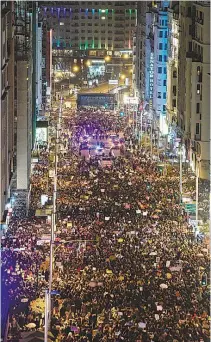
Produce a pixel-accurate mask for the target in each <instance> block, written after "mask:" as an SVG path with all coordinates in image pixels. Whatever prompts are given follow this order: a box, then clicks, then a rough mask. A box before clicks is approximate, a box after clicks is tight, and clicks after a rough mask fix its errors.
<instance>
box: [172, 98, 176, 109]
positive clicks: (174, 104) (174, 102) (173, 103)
mask: <svg viewBox="0 0 211 342" xmlns="http://www.w3.org/2000/svg"><path fill="white" fill-rule="evenodd" d="M172 107H176V100H175V99H174V100H172Z"/></svg>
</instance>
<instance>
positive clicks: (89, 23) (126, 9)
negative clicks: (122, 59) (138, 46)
mask: <svg viewBox="0 0 211 342" xmlns="http://www.w3.org/2000/svg"><path fill="white" fill-rule="evenodd" d="M135 4H136V2H134V1H132V2H129V1H128V2H126V1H114V2H110V1H99V2H97V1H94V2H92V3H90V2H89V1H66V2H62V3H61V4H59V3H56V4H55V3H49V2H41V4H40V18H41V19H42V20H43V19H45V20H46V21H47V24H48V25H49V27H50V28H52V33H53V50H55V51H54V54H55V53H56V52H58V54H59V52H61V51H63V52H62V53H61V55H64V53H66V54H67V55H70V56H73V55H75V56H82V57H84V56H92V57H103V56H105V55H107V54H110V55H114V56H120V55H121V51H124V52H125V51H132V45H133V34H134V32H135V26H136V12H137V11H136V7H135Z"/></svg>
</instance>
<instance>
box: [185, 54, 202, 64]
mask: <svg viewBox="0 0 211 342" xmlns="http://www.w3.org/2000/svg"><path fill="white" fill-rule="evenodd" d="M186 58H192V61H193V62H199V63H202V56H201V55H199V54H197V53H196V52H195V51H190V52H187V53H186Z"/></svg>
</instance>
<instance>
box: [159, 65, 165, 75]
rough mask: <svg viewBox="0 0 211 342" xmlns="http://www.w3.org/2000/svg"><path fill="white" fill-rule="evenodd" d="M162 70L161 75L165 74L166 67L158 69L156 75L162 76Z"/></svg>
mask: <svg viewBox="0 0 211 342" xmlns="http://www.w3.org/2000/svg"><path fill="white" fill-rule="evenodd" d="M162 69H163V73H164V74H166V67H164V68H162V67H158V74H162Z"/></svg>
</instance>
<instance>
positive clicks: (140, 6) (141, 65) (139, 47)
mask: <svg viewBox="0 0 211 342" xmlns="http://www.w3.org/2000/svg"><path fill="white" fill-rule="evenodd" d="M148 3H149V2H148V1H139V2H138V3H137V27H136V34H135V49H134V58H133V63H134V65H135V74H134V80H133V87H134V90H135V95H136V96H138V97H139V99H140V101H142V100H145V91H146V89H145V56H146V53H147V49H146V38H147V29H148V25H147V17H146V15H147V10H148Z"/></svg>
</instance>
